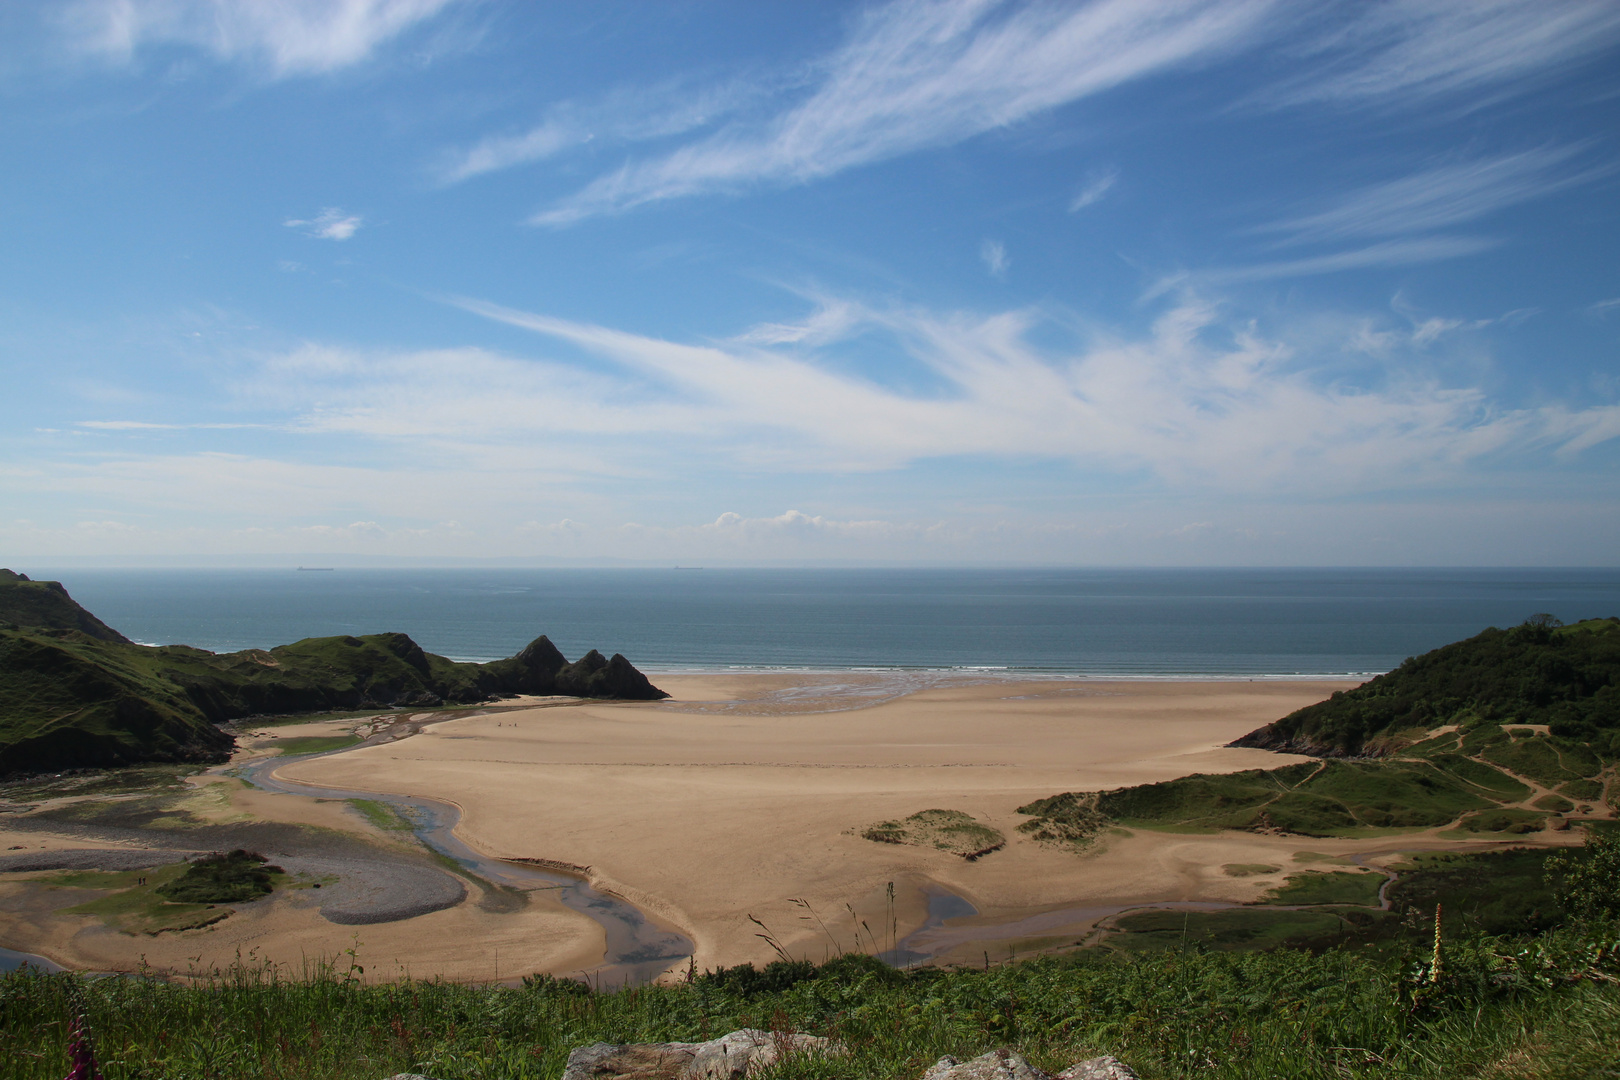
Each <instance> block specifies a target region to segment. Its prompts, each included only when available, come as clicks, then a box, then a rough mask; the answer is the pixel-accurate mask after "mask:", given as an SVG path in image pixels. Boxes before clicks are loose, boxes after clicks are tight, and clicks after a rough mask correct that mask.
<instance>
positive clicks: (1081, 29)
mask: <svg viewBox="0 0 1620 1080" xmlns="http://www.w3.org/2000/svg"><path fill="white" fill-rule="evenodd" d="M1324 25H1326V26H1328V27H1329V29H1327V30H1326V31H1323V30H1322V29H1321V27H1323V26H1324ZM1301 34H1306V35H1310V37H1309V38H1308V40H1307V41H1306V42H1305V43H1304V44H1303V45H1299V44H1295V45H1293V46H1289V45H1288V44H1287V42H1286V40H1285V41H1284V43H1283V44H1280V45H1278V44H1275V42H1276V41H1277V39H1279V38H1286V37H1287V36H1289V35H1292V37H1293V38H1294V40H1296V41H1297V40H1298V37H1299V35H1301ZM1617 38H1620V7H1616V6H1615V5H1612V4H1601V3H1584V4H1582V3H1569V4H1561V5H1556V6H1553V7H1549V5H1547V4H1545V3H1542V2H1539V0H1478V2H1475V3H1464V4H1447V3H1435V2H1427V3H1425V2H1404V0H1383V2H1369V3H1364V4H1355V5H1343V6H1341V7H1340V8H1338V9H1331V8H1330V9H1324V10H1317V11H1315V12H1312V13H1307V12H1305V11H1302V10H1301V9H1298V8H1297V7H1296V8H1290V7H1289V6H1288V5H1279V4H1277V3H1275V2H1274V0H1092V2H1090V3H1084V4H1060V3H1039V2H1033V3H1011V2H1008V0H938V2H933V3H925V2H918V0H895V2H891V3H888V4H885V5H882V6H880V7H875V8H873V9H871V10H869V11H867V12H866V13H865V14H864V15H862V16H861V17H860V18H859V19H858V21H857V22H856V24H855V26H854V29H853V32H852V34H851V36H850V38H849V40H848V41H847V42H846V43H845V44H844V45H843V46H842V47H841V48H839V49H837V50H835V51H834V52H832V53H831V54H829V55H827V56H824V57H821V58H819V59H817V60H816V61H815V62H813V63H812V64H810V65H809V66H808V69H807V70H808V72H809V78H808V79H807V80H805V85H806V87H807V89H806V90H805V91H804V92H803V93H802V94H801V95H800V96H799V97H798V99H797V100H793V101H789V102H786V103H784V104H782V105H781V106H780V107H779V108H778V110H777V111H776V112H775V114H774V115H772V116H770V117H768V118H766V119H764V120H762V121H758V122H752V123H744V122H741V121H738V122H734V123H731V124H729V125H727V126H725V127H723V128H720V129H719V130H715V131H712V132H709V133H707V134H704V135H703V136H701V137H699V138H696V139H694V140H693V141H690V142H688V143H686V144H685V145H684V146H681V147H679V148H678V149H676V150H674V151H672V152H669V153H667V154H664V155H663V156H661V157H656V158H653V159H650V160H643V161H632V162H630V163H627V164H626V165H624V166H623V167H622V168H620V169H619V170H617V171H616V172H613V173H611V174H608V175H604V176H601V177H599V178H597V179H596V180H595V181H593V182H592V183H590V184H588V185H587V186H586V187H584V188H583V189H582V190H580V191H578V192H577V193H575V194H574V195H573V196H571V197H569V198H566V199H564V200H562V201H561V202H559V203H556V204H554V205H552V206H551V207H549V208H547V209H545V210H542V211H541V212H539V213H537V214H535V215H534V217H533V218H532V219H531V220H532V221H533V222H534V223H536V224H544V225H563V224H567V223H569V222H573V221H577V220H580V219H582V218H585V217H589V216H592V215H595V214H601V213H614V212H619V211H623V210H627V209H630V208H632V207H635V206H639V205H642V204H645V203H650V202H656V201H660V200H665V199H672V198H679V197H683V196H690V195H697V194H702V193H712V192H737V191H744V190H747V189H748V188H750V187H752V186H754V185H757V184H760V183H771V184H794V183H806V182H809V181H812V180H815V179H818V178H821V177H825V176H829V175H832V174H835V173H838V172H841V171H843V170H845V169H849V168H853V167H857V166H861V165H865V164H869V163H872V162H877V161H882V160H886V159H888V158H892V157H896V156H899V155H902V154H907V153H912V152H915V151H918V150H924V149H928V148H931V147H938V146H948V145H953V144H955V143H959V142H961V141H963V140H966V139H970V138H973V137H974V136H976V135H979V134H982V133H984V132H986V131H990V130H993V129H995V128H1000V127H1005V126H1008V125H1012V124H1016V123H1019V122H1021V121H1024V120H1027V119H1029V118H1031V117H1034V116H1037V115H1040V114H1042V113H1045V112H1048V111H1050V110H1052V109H1055V108H1057V107H1060V106H1063V105H1066V104H1069V103H1071V102H1075V101H1078V100H1081V99H1084V98H1087V97H1090V96H1094V95H1096V94H1100V93H1103V92H1105V91H1108V90H1110V89H1113V88H1115V87H1117V86H1121V85H1124V84H1127V83H1130V82H1132V81H1135V80H1139V79H1142V78H1146V77H1150V76H1154V75H1160V74H1164V73H1168V72H1172V71H1185V70H1187V69H1189V68H1191V67H1193V66H1196V65H1199V64H1204V63H1209V62H1212V61H1214V60H1217V59H1219V58H1222V57H1225V56H1230V55H1234V54H1238V53H1241V52H1245V51H1251V50H1254V49H1256V48H1259V47H1261V46H1263V45H1271V46H1272V55H1271V57H1270V59H1272V60H1273V61H1277V60H1285V61H1291V62H1293V63H1294V64H1295V65H1296V67H1297V68H1298V69H1299V70H1300V71H1301V74H1299V75H1297V76H1294V77H1290V78H1287V79H1285V80H1284V81H1283V82H1282V83H1280V84H1279V85H1275V86H1273V87H1271V88H1270V89H1268V90H1266V91H1265V92H1263V94H1262V95H1261V96H1260V97H1259V98H1257V99H1255V100H1261V101H1264V102H1265V103H1268V104H1271V105H1280V104H1296V105H1297V104H1306V103H1321V102H1339V103H1365V102H1376V103H1380V104H1387V105H1391V106H1400V107H1414V108H1417V107H1425V106H1426V104H1427V100H1428V99H1429V98H1431V97H1434V96H1436V95H1441V94H1452V95H1457V94H1461V93H1463V92H1467V93H1469V94H1470V95H1472V96H1471V97H1470V98H1469V99H1468V102H1467V104H1468V105H1469V106H1477V105H1478V104H1480V103H1481V102H1483V101H1486V100H1490V99H1492V97H1493V96H1499V95H1501V94H1505V93H1508V92H1510V91H1513V90H1522V89H1524V88H1526V87H1528V86H1530V85H1533V84H1534V82H1535V81H1536V80H1537V79H1539V78H1542V77H1550V76H1552V75H1556V74H1557V73H1558V72H1560V71H1562V70H1565V69H1567V68H1568V66H1569V65H1570V64H1572V63H1575V62H1577V61H1579V60H1581V59H1583V58H1587V57H1590V56H1593V55H1595V54H1596V53H1597V52H1598V51H1599V50H1601V49H1605V48H1608V47H1609V46H1611V45H1612V44H1613V43H1614V42H1615V41H1616V39H1617ZM758 96H764V92H761V94H760V95H758ZM657 112H658V110H653V113H652V114H653V115H656V114H657ZM693 126H694V127H696V126H698V125H693ZM577 138H578V135H577V134H569V135H567V136H566V137H565V136H564V135H563V134H562V133H561V132H559V131H558V130H556V129H554V127H553V126H552V124H551V122H549V121H548V122H547V123H546V124H542V125H541V126H540V127H538V128H536V129H535V130H534V131H533V132H530V133H528V134H524V135H519V136H506V137H498V138H496V139H493V140H491V141H489V142H488V143H487V144H481V145H480V147H477V148H475V149H474V150H473V151H472V152H470V153H469V154H468V155H467V157H466V159H465V161H464V162H463V163H462V164H461V165H460V166H459V167H457V168H453V169H451V170H450V173H451V175H471V174H472V173H475V172H478V171H485V170H487V169H488V168H495V167H500V166H502V165H504V164H508V163H511V162H512V161H516V160H529V159H531V158H532V157H534V156H538V155H541V154H549V153H554V152H556V151H557V150H558V149H561V148H562V147H563V146H564V145H565V144H567V142H568V141H569V140H576V141H577ZM1503 167H1504V168H1510V167H1511V166H1510V165H1509V164H1504V166H1503ZM1429 179H1430V180H1431V181H1433V182H1435V183H1440V182H1443V181H1444V180H1445V179H1446V178H1445V177H1443V176H1435V177H1430V178H1429ZM1453 179H1455V180H1458V182H1461V183H1463V184H1465V185H1466V183H1467V182H1468V181H1467V178H1466V177H1461V178H1457V177H1454V178H1453ZM1113 182H1114V177H1113V175H1112V174H1104V175H1101V176H1098V177H1095V178H1093V179H1091V180H1089V181H1088V183H1087V186H1086V187H1085V188H1083V189H1082V190H1081V191H1080V192H1079V193H1077V195H1076V197H1075V199H1074V200H1073V202H1072V203H1071V209H1080V208H1082V207H1084V206H1086V205H1090V204H1091V203H1093V202H1095V201H1096V200H1097V199H1099V198H1101V197H1102V196H1103V195H1104V194H1105V193H1106V192H1107V191H1108V188H1109V186H1110V185H1111V184H1112V183H1113ZM1383 194H1384V196H1385V197H1386V198H1388V199H1393V200H1397V201H1398V200H1399V199H1400V198H1401V197H1402V196H1403V195H1406V196H1412V197H1417V198H1421V193H1420V192H1414V191H1408V192H1402V191H1399V190H1391V191H1388V192H1384V193H1383ZM1356 209H1357V208H1355V207H1346V208H1345V210H1344V214H1345V215H1346V217H1345V220H1346V221H1348V220H1349V218H1351V217H1354V216H1355V213H1356ZM1364 209H1366V210H1369V211H1371V210H1376V209H1377V207H1367V208H1364ZM1391 209H1399V208H1398V207H1393V208H1391ZM1428 210H1429V212H1430V213H1431V214H1439V213H1440V207H1439V205H1438V203H1437V202H1431V203H1430V204H1429V205H1428ZM1323 224H1324V225H1326V224H1329V223H1323Z"/></svg>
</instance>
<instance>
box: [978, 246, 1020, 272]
mask: <svg viewBox="0 0 1620 1080" xmlns="http://www.w3.org/2000/svg"><path fill="white" fill-rule="evenodd" d="M979 258H980V259H982V260H984V268H985V269H986V270H988V271H990V276H991V277H998V278H999V277H1006V276H1007V267H1009V266H1011V265H1012V260H1011V259H1009V258H1008V257H1007V245H1006V244H1003V243H1002V242H1001V241H1000V240H986V241H985V242H984V243H982V244H980V245H979Z"/></svg>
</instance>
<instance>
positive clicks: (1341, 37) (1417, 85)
mask: <svg viewBox="0 0 1620 1080" xmlns="http://www.w3.org/2000/svg"><path fill="white" fill-rule="evenodd" d="M1324 13H1325V14H1326V15H1327V16H1329V17H1330V18H1333V19H1335V20H1336V21H1335V23H1334V25H1332V27H1331V29H1329V30H1327V31H1325V32H1321V33H1318V34H1316V35H1315V36H1314V38H1313V39H1311V40H1310V41H1309V43H1308V44H1307V45H1306V47H1305V48H1303V49H1301V50H1299V51H1300V52H1302V53H1303V54H1304V56H1305V59H1306V60H1307V62H1308V68H1307V70H1304V71H1302V72H1301V73H1300V74H1298V75H1297V76H1294V77H1292V78H1289V79H1285V80H1283V81H1282V82H1281V83H1279V84H1277V85H1274V86H1272V87H1270V88H1268V89H1266V90H1265V91H1262V92H1261V93H1260V94H1258V95H1256V96H1255V98H1254V100H1255V101H1258V102H1262V103H1266V104H1270V105H1276V106H1294V105H1307V104H1317V103H1332V104H1339V105H1380V106H1389V107H1397V108H1400V107H1406V106H1410V105H1414V104H1426V103H1428V102H1429V101H1431V100H1432V99H1434V98H1437V97H1441V96H1450V97H1451V98H1452V99H1453V100H1454V101H1459V102H1461V104H1462V107H1463V108H1469V109H1472V108H1478V107H1480V106H1482V105H1484V104H1487V103H1488V102H1490V101H1494V100H1497V99H1499V98H1500V96H1501V95H1502V94H1504V93H1507V92H1509V91H1510V90H1511V89H1514V88H1522V87H1523V86H1525V85H1526V84H1533V83H1535V82H1537V81H1539V80H1541V79H1543V78H1545V77H1548V76H1552V75H1556V74H1558V73H1560V72H1562V71H1567V70H1568V69H1569V68H1570V67H1571V66H1572V65H1574V64H1577V63H1580V62H1582V61H1584V60H1587V59H1590V58H1591V57H1593V56H1595V55H1596V54H1597V53H1599V52H1601V51H1603V50H1605V49H1607V48H1609V47H1611V46H1612V45H1614V43H1615V42H1616V41H1617V40H1620V7H1616V6H1615V5H1614V4H1607V3H1544V2H1542V0H1469V2H1467V3H1447V2H1445V0H1417V2H1413V0H1381V2H1374V3H1359V4H1350V5H1343V6H1340V7H1339V8H1337V9H1336V10H1335V9H1332V8H1328V9H1326V10H1325V12H1324ZM1464 94H1468V95H1470V96H1469V97H1467V98H1466V100H1464V99H1463V98H1462V97H1461V95H1464Z"/></svg>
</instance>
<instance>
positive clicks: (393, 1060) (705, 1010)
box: [0, 930, 1620, 1080]
mask: <svg viewBox="0 0 1620 1080" xmlns="http://www.w3.org/2000/svg"><path fill="white" fill-rule="evenodd" d="M1415 940H1416V939H1415V938H1414V942H1415ZM1616 945H1617V941H1616V938H1615V933H1614V931H1612V930H1610V931H1608V932H1605V933H1594V932H1591V931H1587V932H1575V931H1569V930H1561V931H1556V932H1552V933H1549V934H1544V935H1541V936H1539V937H1535V938H1531V939H1527V940H1524V941H1519V942H1516V943H1512V942H1509V941H1507V940H1505V939H1496V938H1475V939H1473V940H1471V941H1467V942H1459V943H1456V944H1453V945H1451V946H1450V947H1449V952H1448V954H1447V956H1446V962H1445V965H1444V970H1443V972H1442V973H1441V974H1440V976H1439V977H1438V978H1433V977H1432V976H1433V973H1432V972H1430V971H1429V970H1428V969H1426V968H1425V967H1424V966H1423V960H1424V959H1425V954H1422V953H1420V952H1419V951H1417V950H1416V949H1415V945H1414V947H1413V948H1412V949H1411V951H1409V952H1408V953H1407V954H1406V955H1404V956H1400V955H1395V956H1378V955H1375V954H1373V953H1370V952H1356V951H1345V950H1329V951H1327V952H1323V953H1320V954H1312V953H1309V952H1304V951H1294V950H1278V951H1275V952H1269V953H1260V952H1249V953H1234V952H1210V953H1206V952H1202V951H1188V952H1179V951H1166V952H1158V953H1147V954H1142V955H1135V956H1132V955H1125V954H1121V953H1116V952H1111V951H1106V950H1085V951H1082V952H1081V953H1078V954H1074V955H1071V956H1069V957H1066V958H1060V959H1047V960H1037V961H1030V962H1025V963H1019V964H1010V965H1006V966H1003V967H999V968H992V969H990V970H988V971H976V970H952V971H940V970H931V969H930V970H922V971H918V972H914V973H900V972H895V971H892V970H890V969H887V968H884V967H883V966H882V965H880V964H878V963H877V962H876V961H874V960H871V959H870V958H867V957H846V958H842V959H840V960H837V961H834V962H832V963H831V964H829V965H826V966H824V967H823V968H822V969H821V970H820V971H815V970H814V969H811V968H810V966H809V965H775V966H776V967H779V968H780V969H781V970H780V971H779V972H778V973H777V974H778V975H779V976H780V977H779V978H774V979H772V978H757V979H753V978H751V979H736V978H722V979H717V978H714V977H708V978H705V977H700V978H699V979H698V980H697V981H696V982H695V983H691V984H686V985H681V986H673V987H642V988H631V989H624V990H620V991H617V992H602V993H590V992H588V991H586V990H585V989H584V988H583V987H581V986H579V985H578V984H574V983H569V982H566V981H559V980H552V979H547V978H543V977H542V978H537V979H534V980H530V981H529V984H528V985H526V986H524V987H521V988H503V987H472V986H463V985H458V984H452V983H444V982H413V981H405V982H395V983H380V984H366V983H365V982H363V981H362V973H361V971H360V970H359V968H358V967H357V966H354V965H352V964H351V965H350V967H349V969H348V970H343V969H342V968H341V967H335V966H320V967H316V968H313V969H310V970H307V971H304V972H300V973H298V974H297V977H296V978H294V977H289V976H288V975H287V973H285V972H277V971H275V970H273V969H270V968H267V967H262V966H261V967H251V966H246V965H240V966H237V967H235V968H233V969H231V970H226V971H215V972H210V973H206V974H205V975H204V976H203V977H202V978H201V979H200V980H199V981H197V982H196V983H194V984H192V985H179V984H170V983H163V982H157V981H146V980H140V979H99V980H86V979H83V978H82V977H78V976H72V975H50V976H47V975H38V974H32V973H27V972H24V973H19V974H14V975H10V976H6V977H3V978H0V1078H6V1080H10V1078H17V1080H23V1078H28V1080H45V1078H49V1080H58V1078H59V1077H61V1076H62V1075H63V1073H64V1072H65V1071H66V1064H67V1056H66V1045H67V1041H68V1037H69V1026H70V1023H71V1019H72V1016H73V1015H74V1011H75V1009H76V1008H79V1007H82V1008H83V1009H84V1011H85V1014H86V1015H87V1017H88V1019H89V1021H90V1025H91V1028H92V1030H93V1032H94V1035H95V1038H96V1040H97V1044H98V1047H99V1055H100V1058H101V1066H102V1071H103V1073H104V1075H105V1076H106V1078H107V1080H126V1078H157V1077H163V1078H166V1080H191V1078H199V1080H200V1078H205V1077H206V1078H237V1077H243V1078H246V1077H255V1078H257V1077H265V1078H291V1077H301V1078H302V1077H308V1078H334V1080H336V1078H344V1080H348V1078H366V1080H381V1078H383V1077H387V1076H390V1075H392V1074H394V1073H396V1072H403V1071H415V1072H421V1073H425V1074H427V1075H429V1076H434V1077H442V1078H446V1080H460V1078H491V1080H493V1078H497V1077H499V1078H519V1077H536V1078H538V1077H546V1078H554V1077H556V1076H558V1075H559V1074H560V1073H561V1071H562V1067H563V1063H564V1061H565V1059H566V1058H567V1055H568V1052H569V1051H570V1050H571V1049H573V1048H575V1047H578V1046H582V1045H585V1044H588V1043H591V1042H594V1041H596V1040H598V1039H602V1040H608V1041H612V1042H625V1041H639V1040H662V1039H683V1040H691V1039H702V1038H707V1037H712V1036H715V1035H718V1034H722V1033H724V1032H726V1031H730V1030H733V1029H735V1028H739V1027H744V1026H754V1027H764V1028H772V1029H777V1030H783V1029H794V1030H800V1031H809V1032H814V1033H818V1034H826V1035H831V1036H834V1037H835V1038H837V1039H839V1040H841V1041H842V1042H843V1043H845V1044H846V1045H847V1046H849V1047H850V1049H851V1053H850V1056H848V1057H846V1058H842V1059H829V1060H801V1061H790V1062H788V1063H787V1064H786V1065H785V1066H783V1067H781V1068H779V1069H777V1070H774V1071H773V1072H774V1077H773V1078H771V1080H846V1078H847V1080H856V1078H861V1080H867V1078H870V1080H888V1078H896V1080H898V1078H907V1080H911V1078H915V1077H917V1076H919V1075H920V1074H921V1072H922V1070H923V1069H924V1068H925V1067H926V1066H927V1065H928V1064H931V1063H932V1062H933V1061H934V1060H936V1059H937V1058H938V1057H939V1056H940V1055H942V1054H946V1053H950V1054H955V1055H957V1056H959V1057H961V1056H966V1055H972V1054H977V1053H980V1052H982V1051H984V1050H986V1049H989V1048H991V1047H995V1046H1010V1047H1014V1048H1017V1049H1019V1050H1020V1051H1022V1052H1024V1053H1025V1054H1026V1055H1028V1056H1029V1057H1030V1058H1031V1059H1032V1060H1033V1061H1035V1062H1036V1063H1037V1064H1040V1065H1043V1066H1045V1067H1048V1068H1051V1069H1054V1070H1055V1069H1057V1068H1060V1067H1062V1066H1063V1065H1065V1064H1067V1063H1068V1062H1070V1061H1071V1060H1073V1059H1075V1058H1077V1057H1081V1056H1087V1055H1090V1054H1094V1053H1101V1052H1108V1053H1114V1054H1117V1055H1118V1056H1119V1057H1121V1058H1123V1059H1124V1060H1126V1061H1127V1062H1129V1063H1130V1064H1131V1065H1133V1066H1134V1067H1135V1068H1136V1069H1137V1070H1138V1071H1139V1072H1141V1073H1142V1075H1143V1076H1145V1077H1192V1076H1197V1077H1223V1078H1225V1077H1232V1078H1236V1077H1245V1078H1252V1077H1360V1076H1367V1077H1372V1076H1380V1077H1385V1076H1410V1077H1469V1076H1478V1077H1487V1076H1488V1077H1537V1078H1541V1077H1545V1078H1554V1077H1559V1078H1562V1077H1569V1078H1575V1077H1585V1078H1599V1077H1615V1076H1620V1043H1617V1041H1616V1040H1615V1038H1614V1033H1615V1032H1616V1031H1620V984H1617V983H1616V981H1615V975H1616V972H1617V971H1620V966H1617V964H1616V961H1615V950H1616ZM735 970H737V969H733V971H735ZM769 972H770V969H767V972H766V973H761V975H765V974H768V973H769Z"/></svg>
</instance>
